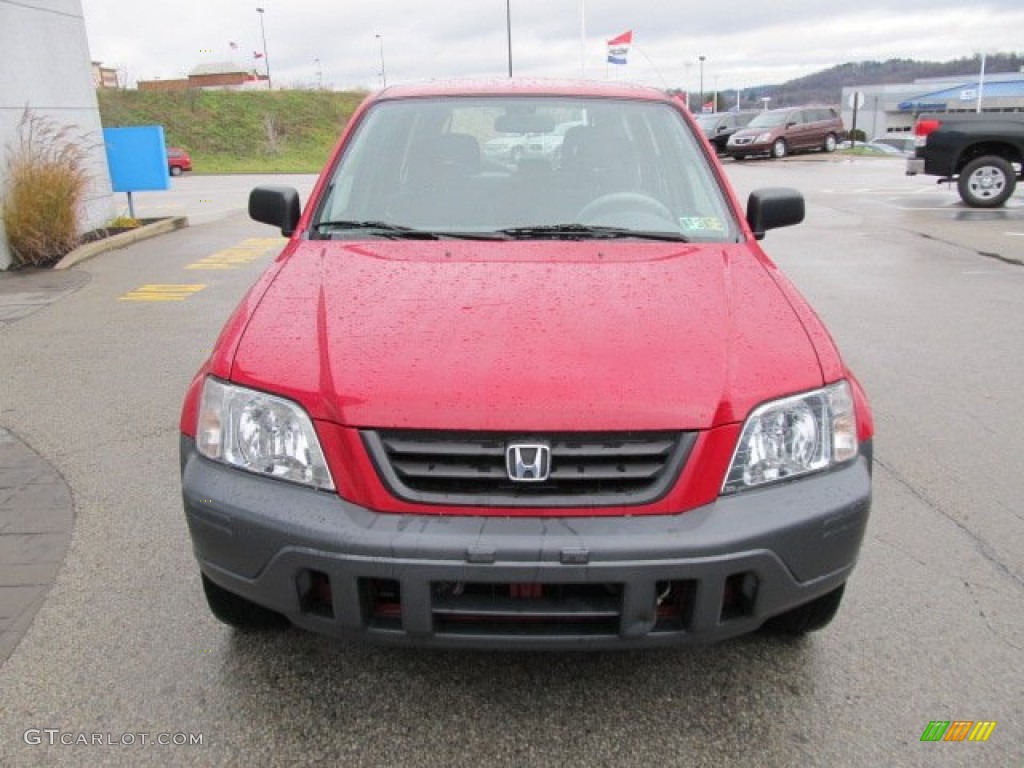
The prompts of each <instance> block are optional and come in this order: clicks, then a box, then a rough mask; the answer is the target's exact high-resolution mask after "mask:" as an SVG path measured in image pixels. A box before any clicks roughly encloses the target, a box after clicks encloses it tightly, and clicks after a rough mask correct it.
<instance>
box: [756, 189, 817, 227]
mask: <svg viewBox="0 0 1024 768" xmlns="http://www.w3.org/2000/svg"><path fill="white" fill-rule="evenodd" d="M803 220H804V196H803V195H801V194H800V193H799V192H798V191H797V190H795V189H790V188H789V187H768V188H765V189H755V190H754V191H753V192H751V193H750V197H749V198H747V223H748V224H749V225H750V229H751V230H753V232H754V237H755V238H756V239H758V240H762V239H764V233H765V232H767V231H768V230H769V229H777V228H778V227H790V226H792V225H794V224H799V223H800V222H801V221H803Z"/></svg>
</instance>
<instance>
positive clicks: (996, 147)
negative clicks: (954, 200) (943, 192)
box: [907, 112, 1024, 208]
mask: <svg viewBox="0 0 1024 768" xmlns="http://www.w3.org/2000/svg"><path fill="white" fill-rule="evenodd" d="M914 135H915V136H916V137H917V149H916V150H915V156H914V157H911V158H908V159H907V175H908V176H914V175H916V174H918V173H924V174H927V175H929V176H938V177H940V178H939V181H940V182H941V181H954V180H955V181H956V182H957V190H958V191H959V192H960V199H961V200H963V201H964V203H966V204H967V205H969V206H971V207H972V208H998V207H999V206H1001V205H1003V204H1004V203H1005V202H1006V201H1007V200H1008V199H1009V198H1010V195H1012V194H1013V191H1014V188H1015V187H1016V185H1017V180H1018V179H1020V178H1021V163H1022V160H1024V114H1014V113H1006V112H1001V113H981V114H956V115H948V114H931V115H921V116H920V118H918V121H917V124H916V125H915V126H914Z"/></svg>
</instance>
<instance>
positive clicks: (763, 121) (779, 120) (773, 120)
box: [747, 112, 789, 128]
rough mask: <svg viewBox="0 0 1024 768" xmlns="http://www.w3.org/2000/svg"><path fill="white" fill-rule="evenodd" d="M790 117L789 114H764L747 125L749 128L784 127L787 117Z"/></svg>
mask: <svg viewBox="0 0 1024 768" xmlns="http://www.w3.org/2000/svg"><path fill="white" fill-rule="evenodd" d="M788 115H789V113H788V112H762V113H761V114H759V115H758V116H757V117H755V118H754V119H753V120H751V121H750V123H748V124H747V127H748V128H774V127H775V126H777V125H782V124H783V123H784V122H786V117H787V116H788Z"/></svg>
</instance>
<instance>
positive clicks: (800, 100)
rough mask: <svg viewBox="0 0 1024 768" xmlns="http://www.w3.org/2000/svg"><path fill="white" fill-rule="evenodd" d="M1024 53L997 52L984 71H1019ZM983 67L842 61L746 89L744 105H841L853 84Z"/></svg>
mask: <svg viewBox="0 0 1024 768" xmlns="http://www.w3.org/2000/svg"><path fill="white" fill-rule="evenodd" d="M1021 67H1024V56H1022V55H1019V54H1014V53H998V54H994V55H991V56H988V57H987V59H986V62H985V72H986V73H987V74H995V73H999V72H1020V71H1021ZM980 69H981V59H980V57H975V58H969V59H968V58H961V59H954V60H952V61H913V60H911V59H890V60H888V61H860V62H850V63H847V64H839V65H838V66H835V67H831V68H829V69H826V70H822V71H821V72H815V73H814V74H813V75H807V76H806V77H801V78H797V79H796V80H790V81H788V82H785V83H782V84H780V85H762V86H758V87H756V88H746V89H744V90H743V103H744V104H757V103H758V102H759V101H760V99H761V98H762V97H763V96H770V97H771V100H772V101H771V106H772V107H788V106H796V105H799V104H838V103H839V99H840V96H841V95H842V91H843V88H844V87H846V86H854V85H884V84H887V83H912V82H914V80H916V79H917V78H922V77H961V76H962V77H964V78H971V77H976V76H977V75H978V73H979V71H980Z"/></svg>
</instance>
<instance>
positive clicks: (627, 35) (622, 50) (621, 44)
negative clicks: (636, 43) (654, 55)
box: [608, 29, 633, 64]
mask: <svg viewBox="0 0 1024 768" xmlns="http://www.w3.org/2000/svg"><path fill="white" fill-rule="evenodd" d="M632 44H633V30H632V29H631V30H629V31H627V32H623V33H622V34H621V35H619V36H618V37H613V38H612V39H611V40H609V41H608V63H609V64H625V63H626V57H627V56H628V55H629V46H631V45H632Z"/></svg>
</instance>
